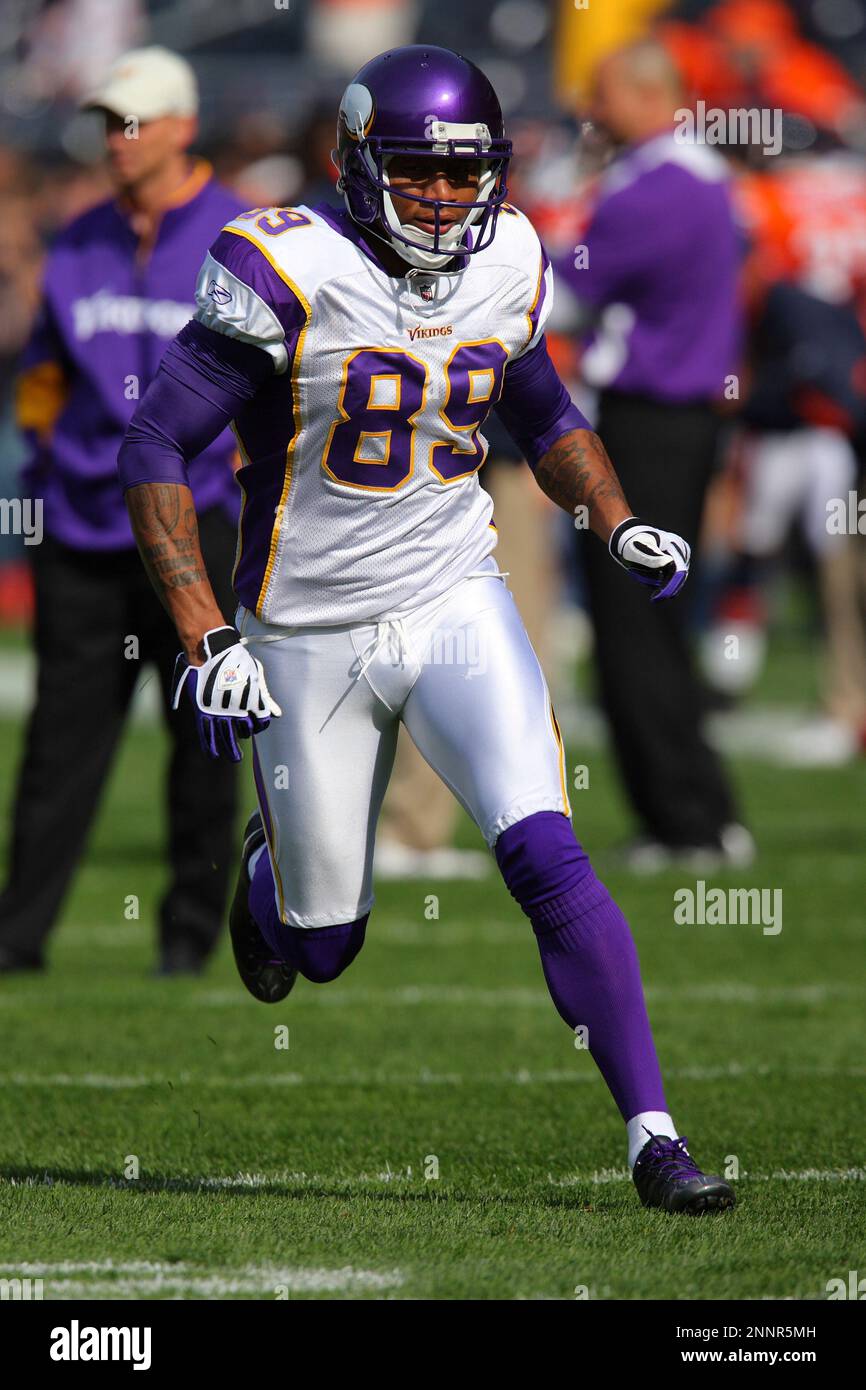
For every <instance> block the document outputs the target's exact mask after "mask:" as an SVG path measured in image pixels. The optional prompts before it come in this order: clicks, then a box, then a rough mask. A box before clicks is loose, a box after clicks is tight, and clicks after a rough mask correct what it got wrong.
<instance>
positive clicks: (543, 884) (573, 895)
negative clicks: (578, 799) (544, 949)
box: [494, 811, 608, 933]
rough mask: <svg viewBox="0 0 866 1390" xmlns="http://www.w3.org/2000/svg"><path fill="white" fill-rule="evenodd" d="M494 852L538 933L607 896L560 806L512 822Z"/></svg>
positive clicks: (504, 875) (596, 903)
mask: <svg viewBox="0 0 866 1390" xmlns="http://www.w3.org/2000/svg"><path fill="white" fill-rule="evenodd" d="M494 852H495V854H496V862H497V863H498V865H499V870H500V872H501V874H502V877H503V878H504V880H505V886H506V887H507V889H508V891H509V892H510V894H511V896H512V897H513V898H514V899H515V901H516V902H518V903H519V904H520V906H521V907H522V908H523V911H524V912H525V913H526V915H527V917H528V918H529V920H530V921H531V923H532V925H533V928H534V929H535V931H536V932H537V933H540V932H545V931H551V930H553V928H555V927H559V926H563V925H564V924H565V923H567V922H573V921H574V920H575V918H576V917H582V916H583V915H584V914H585V913H586V912H589V911H590V910H591V909H592V908H594V907H597V906H598V905H599V904H600V903H602V902H604V901H606V900H607V898H608V892H607V889H606V888H605V886H604V884H603V883H599V881H598V879H597V878H596V876H595V874H594V873H593V870H592V865H591V864H590V862H589V856H588V855H587V853H586V850H585V849H583V847H582V846H581V845H580V844H579V842H578V841H577V840H576V839H575V835H574V831H573V829H572V827H571V821H570V820H569V819H568V817H567V816H564V815H562V813H561V812H559V811H537V812H536V813H535V815H534V816H527V817H526V819H525V820H521V821H518V822H517V824H516V825H510V826H509V827H508V829H507V830H503V832H502V834H501V835H500V836H499V839H498V840H497V841H496V845H495V847H494Z"/></svg>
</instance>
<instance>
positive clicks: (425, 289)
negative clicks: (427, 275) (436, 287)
mask: <svg viewBox="0 0 866 1390" xmlns="http://www.w3.org/2000/svg"><path fill="white" fill-rule="evenodd" d="M418 293H419V294H420V296H421V298H422V299H423V300H424V302H425V304H429V303H430V300H431V299H432V298H433V283H432V281H430V280H422V281H421V283H420V285H419V286H418Z"/></svg>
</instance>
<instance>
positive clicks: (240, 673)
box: [171, 627, 282, 763]
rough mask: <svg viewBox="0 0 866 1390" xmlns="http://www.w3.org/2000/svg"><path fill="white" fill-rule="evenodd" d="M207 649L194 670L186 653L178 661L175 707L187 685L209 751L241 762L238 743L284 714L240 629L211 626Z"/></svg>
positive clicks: (174, 689) (205, 748) (201, 736)
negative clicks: (272, 696) (248, 649)
mask: <svg viewBox="0 0 866 1390" xmlns="http://www.w3.org/2000/svg"><path fill="white" fill-rule="evenodd" d="M202 645H203V646H204V652H205V659H204V662H203V664H202V665H201V666H193V665H192V664H191V663H190V662H189V661H188V660H187V658H186V656H184V654H183V653H182V652H181V654H180V656H179V657H178V658H177V661H176V662H175V665H174V680H173V683H172V692H171V696H172V698H171V705H172V709H177V707H178V705H179V704H180V699H181V694H182V692H183V689H184V687H186V690H187V692H188V694H189V696H190V699H191V700H192V702H193V704H194V706H195V722H196V726H197V728H198V736H199V739H200V741H201V746H202V748H203V749H204V751H205V753H208V754H210V756H211V757H212V758H223V757H226V758H230V759H231V761H232V762H233V763H239V762H240V761H241V757H242V756H243V755H242V753H241V750H240V746H239V744H238V739H239V738H250V737H251V735H252V734H258V733H261V731H262V729H266V728H267V727H268V725H269V724H270V722H271V715H275V716H276V715H280V714H282V710H281V709H280V707H279V705H278V704H277V703H276V701H275V700H273V699H272V698H271V695H270V692H269V691H268V687H267V684H266V682H265V673H264V670H263V668H262V663H261V662H260V661H257V660H256V658H255V657H254V656H251V655H250V653H249V652H248V651H247V649H246V647H245V646H244V643H243V638H242V637H241V635H240V633H239V632H238V630H237V628H235V627H215V628H212V629H211V631H210V632H206V633H205V635H204V637H203V638H202Z"/></svg>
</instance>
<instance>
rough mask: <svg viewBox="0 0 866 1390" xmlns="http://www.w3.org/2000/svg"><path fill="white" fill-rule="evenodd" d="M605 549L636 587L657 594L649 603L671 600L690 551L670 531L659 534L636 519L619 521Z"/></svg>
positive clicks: (682, 577)
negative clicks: (647, 586) (644, 588)
mask: <svg viewBox="0 0 866 1390" xmlns="http://www.w3.org/2000/svg"><path fill="white" fill-rule="evenodd" d="M608 549H609V551H610V553H611V555H612V556H613V558H614V559H615V560H616V561H617V562H618V563H619V564H621V565H622V567H623V569H626V570H628V572H629V574H630V575H631V576H632V577H633V578H634V579H636V580H637V581H638V583H639V584H648V585H649V586H650V588H652V589H656V590H657V591H658V592H657V593H655V594H653V596H652V602H653V603H655V602H657V600H658V599H662V598H672V597H673V595H674V594H675V593H676V592H677V590H678V589H681V588H682V586H683V585H684V584H685V582H686V579H687V577H688V573H689V562H690V560H691V558H692V552H691V547H690V546H689V544H688V542H687V541H684V540H683V538H682V536H678V535H676V533H675V532H673V531H662V530H660V529H659V527H658V526H650V525H649V523H648V522H646V521H641V520H640V518H639V517H636V516H630V517H628V518H627V520H626V521H621V522H620V523H619V526H617V527H616V528H615V530H614V531H613V532H612V534H611V537H610V540H609V541H608Z"/></svg>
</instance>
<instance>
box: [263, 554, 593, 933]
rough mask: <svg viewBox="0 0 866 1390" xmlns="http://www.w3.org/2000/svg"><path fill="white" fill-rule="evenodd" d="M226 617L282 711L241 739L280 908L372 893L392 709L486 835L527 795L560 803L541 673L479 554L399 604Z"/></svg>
mask: <svg viewBox="0 0 866 1390" xmlns="http://www.w3.org/2000/svg"><path fill="white" fill-rule="evenodd" d="M236 621H237V625H238V628H239V629H240V632H241V634H242V635H243V636H244V637H246V638H247V639H248V642H249V647H250V650H251V651H252V652H253V654H254V655H255V656H257V657H258V658H259V659H260V660H261V662H262V664H263V666H264V668H265V674H266V677H267V682H268V687H269V689H270V692H271V694H272V695H273V697H274V699H275V700H276V702H277V704H278V705H279V706H280V707H281V709H282V711H283V713H282V715H281V716H280V717H279V718H277V719H272V720H271V723H270V726H269V727H268V728H267V729H266V730H265V731H264V732H263V733H261V734H259V735H258V736H257V737H256V739H255V757H256V763H257V769H256V782H257V787H258V794H259V801H260V804H261V809H262V814H263V816H264V819H265V823H266V825H267V824H268V821H270V826H271V833H270V837H269V852H270V856H271V866H272V868H273V870H274V881H275V884H276V895H277V907H278V911H279V914H280V919H281V920H282V921H283V922H286V923H289V924H291V925H293V926H299V927H323V926H333V925H335V924H337V923H343V922H353V921H355V920H356V919H357V918H358V917H361V916H362V915H363V914H364V913H365V912H368V911H369V910H370V908H371V906H372V904H373V892H372V861H373V842H374V837H375V833H376V822H377V820H378V817H379V811H380V809H381V806H382V800H383V797H384V795H385V788H386V786H387V784H388V779H389V777H390V775H391V768H392V765H393V761H394V752H395V748H396V742H397V731H398V721H399V720H401V719H402V721H403V723H404V724H405V725H406V728H407V730H408V732H409V734H410V735H411V737H412V739H413V741H414V742H415V744H416V745H417V747H418V749H419V751H420V752H421V754H422V755H423V757H424V758H426V760H427V762H429V763H430V765H431V767H433V768H434V769H435V771H436V772H438V774H439V776H440V777H441V778H442V780H443V781H444V782H445V783H446V785H447V786H448V787H450V788H451V790H452V791H453V793H454V795H455V796H456V798H457V800H458V801H459V802H460V803H461V805H462V806H464V807H465V809H466V811H467V812H468V814H469V815H470V816H471V817H472V819H473V820H474V821H475V823H476V825H477V826H478V827H479V829H480V831H481V833H482V835H483V836H484V838H485V840H486V841H487V844H488V845H489V846H490V847H492V846H493V845H494V844H495V842H496V839H497V838H498V836H499V835H500V833H501V832H502V831H503V830H505V829H506V828H507V827H508V826H510V825H514V824H515V823H516V822H517V821H520V820H523V819H524V818H525V817H526V816H530V815H533V814H534V813H535V812H536V811H561V812H563V813H564V814H565V815H567V816H569V817H570V816H571V807H570V804H569V800H568V792H567V787H566V773H565V756H564V752H563V747H562V739H561V737H560V733H559V728H558V726H557V723H556V717H555V715H554V712H553V706H552V704H551V700H550V694H549V692H548V688H547V682H546V681H545V679H544V675H543V674H542V670H541V667H540V665H539V663H538V659H537V657H536V655H535V652H534V651H533V649H532V646H531V644H530V641H529V638H528V637H527V635H526V631H525V629H524V627H523V623H522V621H521V619H520V615H519V614H518V612H517V608H516V607H515V603H514V599H513V597H512V595H511V593H510V592H509V590H508V588H507V585H506V583H505V579H504V577H503V576H502V575H501V574H500V572H499V568H498V565H497V564H496V562H495V560H494V559H493V557H492V556H490V557H488V559H487V560H486V561H485V562H484V564H483V567H482V568H481V569H479V570H476V571H473V573H472V574H470V575H468V576H467V577H466V578H464V579H462V580H461V581H460V582H459V583H458V584H456V585H455V586H454V587H453V588H452V589H450V590H449V591H448V592H447V593H446V594H441V595H439V596H437V597H436V598H435V599H434V600H431V601H429V602H427V603H421V604H419V605H418V607H416V608H413V609H412V610H411V611H410V612H408V613H407V612H403V613H402V614H401V616H399V617H390V618H381V619H379V620H378V621H375V622H371V623H362V624H358V625H355V624H344V625H338V626H328V627H297V628H280V627H275V626H273V625H272V624H267V623H262V622H260V621H259V620H258V619H257V618H256V617H255V615H254V614H253V613H251V612H250V611H249V610H248V609H246V608H240V609H239V610H238V614H237V620H236Z"/></svg>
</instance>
